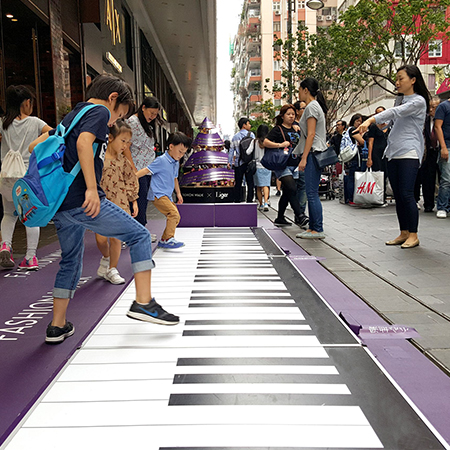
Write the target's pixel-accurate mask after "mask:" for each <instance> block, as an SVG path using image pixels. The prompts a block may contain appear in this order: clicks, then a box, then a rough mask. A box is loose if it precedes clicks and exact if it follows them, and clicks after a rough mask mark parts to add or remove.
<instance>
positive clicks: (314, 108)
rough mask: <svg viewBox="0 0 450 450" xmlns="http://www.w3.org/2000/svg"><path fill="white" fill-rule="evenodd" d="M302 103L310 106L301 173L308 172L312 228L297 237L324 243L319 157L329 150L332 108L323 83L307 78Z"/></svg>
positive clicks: (304, 126)
mask: <svg viewBox="0 0 450 450" xmlns="http://www.w3.org/2000/svg"><path fill="white" fill-rule="evenodd" d="M299 97H300V101H303V102H305V103H306V108H305V111H304V112H303V115H302V118H301V119H300V130H301V136H302V137H301V139H302V141H301V142H300V144H299V147H301V148H300V151H301V154H302V157H301V160H300V163H299V165H298V170H300V171H304V172H305V184H306V196H307V198H308V212H309V228H308V230H306V231H304V232H303V233H299V234H297V236H296V237H299V238H302V239H324V238H325V234H324V233H323V214H322V204H321V203H320V198H319V184H320V177H321V175H322V169H321V168H320V163H319V162H318V161H317V159H316V156H315V154H316V153H321V152H325V151H326V150H327V143H326V142H327V137H326V121H325V115H326V113H327V111H328V107H327V104H326V101H325V98H324V96H323V94H322V93H321V92H320V90H319V82H318V81H317V80H316V79H314V78H306V79H305V80H303V81H302V82H301V83H300V89H299Z"/></svg>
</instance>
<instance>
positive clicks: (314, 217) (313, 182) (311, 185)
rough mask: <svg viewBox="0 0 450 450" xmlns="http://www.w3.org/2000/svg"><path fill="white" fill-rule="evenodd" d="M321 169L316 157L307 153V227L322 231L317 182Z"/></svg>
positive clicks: (318, 181) (320, 205) (318, 182)
mask: <svg viewBox="0 0 450 450" xmlns="http://www.w3.org/2000/svg"><path fill="white" fill-rule="evenodd" d="M321 175H322V170H321V169H320V167H319V166H318V165H317V162H316V158H314V156H313V155H312V154H311V153H309V155H308V160H307V162H306V168H305V187H306V197H307V198H308V212H309V229H310V230H312V231H318V232H319V233H321V232H323V214H322V203H321V202H320V197H319V184H320V177H321Z"/></svg>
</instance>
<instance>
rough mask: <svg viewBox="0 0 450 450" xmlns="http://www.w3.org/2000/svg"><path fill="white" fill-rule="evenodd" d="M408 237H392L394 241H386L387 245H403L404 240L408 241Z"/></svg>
mask: <svg viewBox="0 0 450 450" xmlns="http://www.w3.org/2000/svg"><path fill="white" fill-rule="evenodd" d="M407 239H408V238H397V239H392V241H387V242H385V244H386V245H401V244H403V243H404V242H406V240H407Z"/></svg>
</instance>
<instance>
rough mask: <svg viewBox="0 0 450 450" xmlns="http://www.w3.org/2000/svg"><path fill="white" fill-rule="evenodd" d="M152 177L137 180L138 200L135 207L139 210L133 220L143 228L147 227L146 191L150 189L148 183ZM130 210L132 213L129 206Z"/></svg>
mask: <svg viewBox="0 0 450 450" xmlns="http://www.w3.org/2000/svg"><path fill="white" fill-rule="evenodd" d="M151 180H152V177H151V176H150V175H145V176H143V177H141V178H139V198H138V199H137V205H138V208H139V211H138V214H137V216H136V217H135V219H136V220H137V221H138V222H139V223H140V224H141V225H143V226H144V227H145V225H147V205H148V200H147V197H148V191H149V189H150V181H151ZM130 209H131V211H132V208H131V205H130Z"/></svg>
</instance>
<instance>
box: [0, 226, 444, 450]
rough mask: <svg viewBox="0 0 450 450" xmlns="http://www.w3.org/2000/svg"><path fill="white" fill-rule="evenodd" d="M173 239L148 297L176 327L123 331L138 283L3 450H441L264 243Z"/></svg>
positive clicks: (228, 235) (200, 233) (228, 233)
mask: <svg viewBox="0 0 450 450" xmlns="http://www.w3.org/2000/svg"><path fill="white" fill-rule="evenodd" d="M177 239H179V240H182V241H184V242H185V243H186V246H185V247H183V248H181V249H179V250H173V251H161V250H158V251H157V252H156V253H155V258H154V259H155V262H156V268H155V270H154V271H153V274H152V290H153V294H154V296H155V298H156V300H157V301H158V302H159V303H160V304H161V305H162V306H163V307H164V308H165V309H166V310H168V311H169V312H172V313H175V314H178V315H180V317H181V322H180V324H178V325H176V326H161V325H154V324H149V323H143V322H139V321H133V320H131V319H129V318H127V317H126V312H127V310H128V308H129V306H130V304H131V302H132V301H133V300H134V298H135V287H134V284H133V283H131V284H130V285H129V286H128V288H127V289H126V290H125V291H124V293H123V294H122V295H121V296H120V298H119V299H118V300H117V301H116V302H115V304H114V305H113V307H112V308H111V309H110V310H109V312H108V313H107V314H106V315H105V316H104V318H103V320H102V321H101V322H100V323H99V325H98V326H97V327H96V329H95V330H94V331H93V332H92V334H91V335H90V336H89V337H88V338H87V340H86V341H85V342H84V344H83V346H82V347H81V349H80V350H78V351H77V352H76V353H75V355H74V357H73V358H72V359H71V360H70V361H69V362H68V364H67V365H66V367H65V368H64V369H63V370H62V371H61V373H60V375H59V376H58V377H57V379H56V380H55V381H54V382H53V383H52V384H51V385H50V386H49V388H48V389H47V391H46V392H45V393H44V394H43V395H42V396H41V398H40V399H39V401H38V402H37V403H36V405H35V407H34V408H32V410H31V411H30V413H29V415H28V416H27V417H26V418H25V419H24V421H23V422H22V423H21V425H20V427H19V429H18V430H17V432H16V433H15V434H13V435H12V438H11V439H10V440H9V442H7V445H6V447H5V448H7V449H8V450H17V449H24V448H32V449H33V450H39V449H45V450H47V449H48V448H49V445H62V446H63V447H64V450H71V449H77V450H78V449H81V448H86V449H91V448H102V449H108V450H113V449H120V450H123V449H126V448H145V449H155V450H156V449H165V450H168V449H175V448H177V449H185V450H187V449H216V450H219V449H230V450H231V449H234V450H238V449H254V450H256V449H297V450H300V449H319V450H323V449H380V448H385V449H389V450H395V449H417V450H424V449H443V448H446V447H445V446H444V445H445V444H442V443H440V439H439V437H436V435H435V434H434V433H433V432H432V431H431V430H430V429H429V428H428V427H427V426H426V425H425V424H424V422H422V420H421V419H420V416H419V415H418V414H417V413H416V412H415V410H414V408H413V407H411V406H410V404H409V403H408V401H407V400H406V399H405V398H404V397H403V396H402V395H401V394H400V393H399V392H398V391H397V390H396V388H395V387H394V386H393V384H392V383H391V382H390V381H389V379H388V377H386V376H385V374H384V373H383V371H382V370H381V369H380V367H379V365H377V364H376V363H375V362H374V360H373V358H372V357H371V356H370V354H369V353H368V351H367V349H366V348H365V347H364V346H362V345H361V343H360V342H359V341H358V340H357V339H356V338H355V336H354V335H353V334H352V333H351V332H350V331H349V330H348V329H347V328H346V326H345V324H343V323H342V322H340V321H339V319H338V318H337V316H336V315H335V314H334V313H333V312H332V311H331V310H329V308H328V307H327V305H326V304H325V303H324V302H323V301H322V300H321V298H319V296H318V295H317V294H316V293H315V292H314V291H313V290H312V289H311V288H310V286H309V285H308V284H307V282H306V281H305V280H304V279H303V277H302V276H301V274H300V273H299V272H298V271H297V269H296V268H295V266H294V265H293V264H292V263H291V262H290V261H289V260H288V258H286V256H285V254H284V253H283V252H282V251H281V250H280V249H279V248H278V247H277V246H276V245H274V243H273V242H272V241H271V239H270V238H269V237H268V235H267V234H266V233H265V232H264V230H262V229H255V230H251V229H245V228H240V229H217V228H214V229H200V228H190V229H179V230H177ZM75 325H76V324H75ZM63 345H64V344H63ZM58 443H60V444H58Z"/></svg>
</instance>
